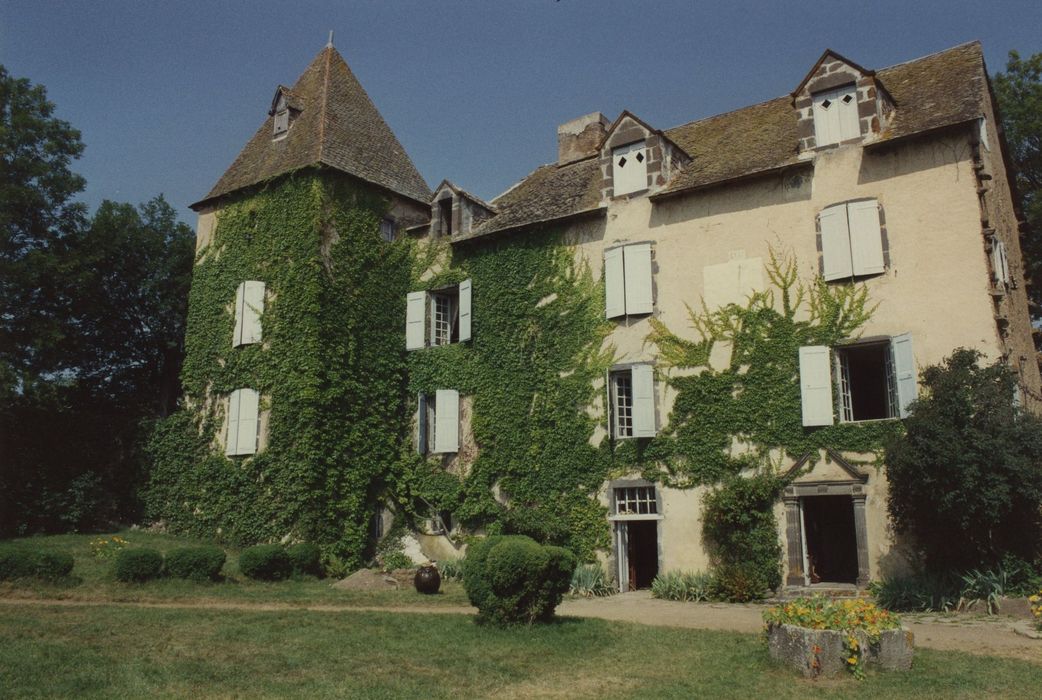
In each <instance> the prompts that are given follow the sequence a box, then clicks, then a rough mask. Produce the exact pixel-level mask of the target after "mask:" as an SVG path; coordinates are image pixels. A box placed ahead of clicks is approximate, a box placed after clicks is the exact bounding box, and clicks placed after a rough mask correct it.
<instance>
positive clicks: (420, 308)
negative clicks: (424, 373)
mask: <svg viewBox="0 0 1042 700" xmlns="http://www.w3.org/2000/svg"><path fill="white" fill-rule="evenodd" d="M426 306H427V292H409V295H408V296H407V297H406V302H405V349H406V350H418V349H420V348H422V347H423V329H424V325H423V321H424V318H423V315H424V313H423V312H424V311H425V310H426Z"/></svg>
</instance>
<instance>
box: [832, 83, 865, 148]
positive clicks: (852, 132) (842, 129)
mask: <svg viewBox="0 0 1042 700" xmlns="http://www.w3.org/2000/svg"><path fill="white" fill-rule="evenodd" d="M836 106H837V107H838V108H839V109H838V110H837V111H836V120H837V122H838V125H839V138H838V139H837V140H838V141H846V140H847V139H856V138H858V137H859V136H861V119H860V118H859V117H858V107H857V87H856V86H854V85H848V86H846V87H842V88H837V90H836Z"/></svg>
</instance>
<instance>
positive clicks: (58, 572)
mask: <svg viewBox="0 0 1042 700" xmlns="http://www.w3.org/2000/svg"><path fill="white" fill-rule="evenodd" d="M73 563H74V562H73V558H72V555H71V554H66V553H64V552H37V551H33V550H31V549H8V550H4V551H0V580H11V579H18V578H39V579H44V580H47V581H54V580H57V579H60V578H64V577H66V576H68V575H69V572H71V571H72V567H73Z"/></svg>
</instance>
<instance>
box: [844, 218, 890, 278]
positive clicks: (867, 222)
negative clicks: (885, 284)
mask: <svg viewBox="0 0 1042 700" xmlns="http://www.w3.org/2000/svg"><path fill="white" fill-rule="evenodd" d="M847 218H848V221H849V222H850V257H851V259H852V261H853V268H854V274H855V275H877V274H879V273H881V272H883V271H884V266H883V234H882V230H881V228H880V226H879V203H878V202H876V200H874V199H870V200H868V201H862V202H850V203H849V204H847Z"/></svg>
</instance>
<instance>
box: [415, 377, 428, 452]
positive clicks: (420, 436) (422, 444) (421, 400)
mask: <svg viewBox="0 0 1042 700" xmlns="http://www.w3.org/2000/svg"><path fill="white" fill-rule="evenodd" d="M416 403H417V410H416V451H417V452H419V453H420V454H421V455H425V454H427V440H428V437H427V395H426V394H424V393H422V392H421V393H420V394H419V396H418V400H417V402H416Z"/></svg>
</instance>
